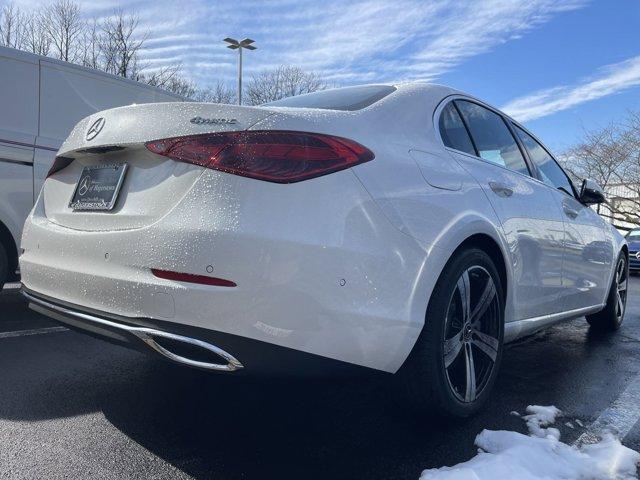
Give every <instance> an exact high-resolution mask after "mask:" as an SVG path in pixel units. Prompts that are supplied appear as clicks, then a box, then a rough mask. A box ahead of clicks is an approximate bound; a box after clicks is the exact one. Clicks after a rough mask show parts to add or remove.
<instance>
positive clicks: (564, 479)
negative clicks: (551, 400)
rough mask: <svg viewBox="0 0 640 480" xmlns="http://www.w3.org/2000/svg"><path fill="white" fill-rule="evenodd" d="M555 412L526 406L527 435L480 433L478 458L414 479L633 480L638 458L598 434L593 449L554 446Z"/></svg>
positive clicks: (557, 440) (557, 413)
mask: <svg viewBox="0 0 640 480" xmlns="http://www.w3.org/2000/svg"><path fill="white" fill-rule="evenodd" d="M561 415H562V412H560V410H558V409H557V408H556V407H553V406H549V407H542V406H538V405H530V406H528V407H527V415H523V416H522V419H523V420H524V421H525V422H526V423H527V427H528V429H529V435H523V434H521V433H518V432H509V431H504V430H503V431H493V430H483V431H482V432H481V433H480V434H479V435H478V436H477V437H476V440H475V444H476V446H477V447H478V448H479V453H478V455H476V456H475V457H473V458H472V459H471V460H469V461H467V462H463V463H460V464H458V465H455V466H453V467H442V468H437V469H429V470H425V471H423V472H422V475H421V476H420V480H497V479H518V480H539V479H545V480H556V479H557V480H571V479H576V480H578V479H580V480H609V479H613V480H631V479H637V478H638V477H637V472H636V465H637V464H638V463H640V453H638V452H636V451H634V450H631V449H630V448H627V447H625V446H624V445H622V444H621V443H620V441H619V440H618V439H617V438H615V437H614V436H613V435H611V434H609V433H607V434H604V435H603V437H602V439H601V440H600V441H599V442H598V443H595V444H591V445H583V446H580V447H575V446H571V445H567V444H565V443H563V442H561V441H560V432H559V430H558V429H556V428H553V427H549V425H551V424H553V423H554V422H555V421H556V418H557V417H559V416H561Z"/></svg>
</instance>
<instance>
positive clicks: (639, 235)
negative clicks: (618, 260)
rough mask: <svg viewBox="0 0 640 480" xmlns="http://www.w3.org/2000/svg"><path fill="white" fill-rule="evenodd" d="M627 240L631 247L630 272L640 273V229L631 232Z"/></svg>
mask: <svg viewBox="0 0 640 480" xmlns="http://www.w3.org/2000/svg"><path fill="white" fill-rule="evenodd" d="M626 239H627V244H628V245H629V271H630V272H633V273H637V272H640V228H637V229H635V230H630V231H629V233H627V235H626Z"/></svg>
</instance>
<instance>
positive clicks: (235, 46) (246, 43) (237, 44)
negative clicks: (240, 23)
mask: <svg viewBox="0 0 640 480" xmlns="http://www.w3.org/2000/svg"><path fill="white" fill-rule="evenodd" d="M223 41H224V42H227V43H228V44H229V45H227V48H230V49H231V50H238V54H239V56H238V105H242V49H243V48H246V49H247V50H255V49H256V48H258V47H254V46H253V45H251V44H252V43H253V40H251V39H250V38H245V39H244V40H241V41H238V40H236V39H235V38H229V37H227V38H225V39H224V40H223Z"/></svg>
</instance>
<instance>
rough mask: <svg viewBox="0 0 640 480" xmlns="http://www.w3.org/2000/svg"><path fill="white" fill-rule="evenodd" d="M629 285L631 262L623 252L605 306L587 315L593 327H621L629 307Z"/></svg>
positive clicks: (608, 328)
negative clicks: (629, 262)
mask: <svg viewBox="0 0 640 480" xmlns="http://www.w3.org/2000/svg"><path fill="white" fill-rule="evenodd" d="M628 285H629V264H628V262H627V257H626V255H625V254H624V253H623V252H621V253H620V255H619V256H618V262H617V263H616V271H615V273H614V274H613V279H612V281H611V287H610V288H609V296H608V297H607V304H606V305H605V307H604V308H603V309H602V310H601V311H599V312H598V313H595V314H593V315H587V322H589V325H591V328H594V329H597V330H602V331H613V330H617V329H618V328H620V325H622V321H623V320H624V313H625V311H626V309H627V289H628Z"/></svg>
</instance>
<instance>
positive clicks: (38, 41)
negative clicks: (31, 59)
mask: <svg viewBox="0 0 640 480" xmlns="http://www.w3.org/2000/svg"><path fill="white" fill-rule="evenodd" d="M45 22H46V19H45V17H43V15H41V14H39V13H37V12H31V13H29V14H27V15H25V16H24V33H23V39H24V41H23V44H24V45H23V48H24V49H25V50H26V51H28V52H31V53H35V54H37V55H45V56H46V55H49V52H50V50H51V38H50V37H49V34H48V33H47V29H46V25H45Z"/></svg>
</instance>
